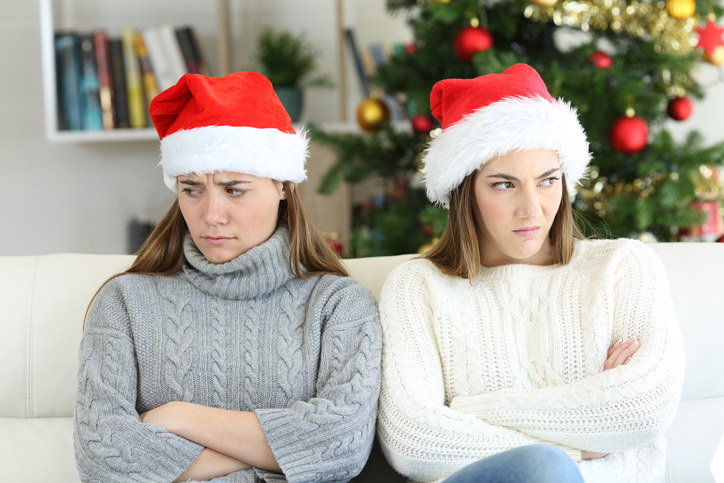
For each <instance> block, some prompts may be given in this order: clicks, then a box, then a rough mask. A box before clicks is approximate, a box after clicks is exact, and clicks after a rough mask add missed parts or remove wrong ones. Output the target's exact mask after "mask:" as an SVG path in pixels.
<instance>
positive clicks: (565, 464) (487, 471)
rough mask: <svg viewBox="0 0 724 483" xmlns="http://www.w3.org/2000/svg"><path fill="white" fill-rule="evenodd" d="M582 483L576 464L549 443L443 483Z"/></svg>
mask: <svg viewBox="0 0 724 483" xmlns="http://www.w3.org/2000/svg"><path fill="white" fill-rule="evenodd" d="M543 482H556V483H558V482H561V483H569V482H576V483H583V479H582V478H581V474H580V473H579V472H578V466H577V465H576V463H575V462H574V461H573V460H572V459H571V458H570V457H569V456H568V455H567V454H566V453H564V452H563V451H561V450H560V449H558V448H556V447H555V446H549V445H547V444H531V445H529V446H521V447H520V448H515V449H511V450H508V451H503V452H502V453H498V454H495V455H493V456H488V457H487V458H483V459H481V460H479V461H476V462H475V463H472V464H470V465H468V466H466V467H465V468H463V469H461V470H459V471H457V472H456V473H453V474H452V475H450V476H449V477H448V478H447V479H446V480H445V482H444V483H543Z"/></svg>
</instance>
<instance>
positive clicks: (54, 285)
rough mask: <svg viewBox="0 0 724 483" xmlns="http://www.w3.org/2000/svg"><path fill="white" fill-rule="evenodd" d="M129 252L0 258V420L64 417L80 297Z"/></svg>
mask: <svg viewBox="0 0 724 483" xmlns="http://www.w3.org/2000/svg"><path fill="white" fill-rule="evenodd" d="M132 261H133V257H132V256H130V255H67V254H58V255H43V256H37V257H0V327H2V329H3V330H2V337H0V354H3V361H4V363H3V364H0V383H1V384H2V388H3V389H2V391H1V392H0V417H11V418H12V417H15V418H41V417H57V416H71V415H72V414H73V405H74V401H75V390H76V377H77V375H76V372H77V370H78V346H79V344H80V339H81V336H82V334H83V332H82V325H83V316H84V315H85V311H86V308H87V307H88V302H89V301H90V299H91V297H92V296H93V294H94V293H95V291H96V290H97V289H98V287H99V286H100V285H101V284H102V283H103V281H104V280H106V279H107V278H108V277H110V276H111V275H113V274H114V273H118V272H120V271H122V270H124V269H126V268H127V267H128V266H130V264H131V262H132Z"/></svg>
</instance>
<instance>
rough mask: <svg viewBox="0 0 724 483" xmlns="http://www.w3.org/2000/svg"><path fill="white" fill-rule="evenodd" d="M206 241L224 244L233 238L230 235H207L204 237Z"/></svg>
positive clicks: (213, 243)
mask: <svg viewBox="0 0 724 483" xmlns="http://www.w3.org/2000/svg"><path fill="white" fill-rule="evenodd" d="M202 238H203V239H204V241H205V242H207V243H210V244H212V245H222V244H224V243H226V242H227V241H229V240H231V238H229V237H225V236H205V237H202Z"/></svg>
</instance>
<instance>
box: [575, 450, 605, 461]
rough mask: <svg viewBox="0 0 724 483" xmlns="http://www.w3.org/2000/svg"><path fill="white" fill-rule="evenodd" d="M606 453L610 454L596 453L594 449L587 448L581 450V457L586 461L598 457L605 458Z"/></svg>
mask: <svg viewBox="0 0 724 483" xmlns="http://www.w3.org/2000/svg"><path fill="white" fill-rule="evenodd" d="M606 455H608V453H594V452H593V451H586V450H585V449H582V450H581V459H582V460H584V461H585V460H596V459H598V458H603V457H604V456H606Z"/></svg>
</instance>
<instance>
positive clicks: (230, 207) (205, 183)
mask: <svg viewBox="0 0 724 483" xmlns="http://www.w3.org/2000/svg"><path fill="white" fill-rule="evenodd" d="M176 189H177V191H178V203H179V207H180V208H181V213H182V214H183V217H184V220H186V225H187V226H188V228H189V232H190V233H191V238H192V239H193V241H194V243H195V244H196V246H197V247H198V249H199V251H201V253H202V254H203V255H204V257H206V259H207V260H209V261H210V262H213V263H225V262H228V261H231V260H233V259H234V258H236V257H238V256H239V255H241V254H242V253H244V252H246V251H247V250H249V249H250V248H253V247H255V246H257V245H260V244H261V243H263V242H264V241H266V240H267V239H268V238H269V237H270V236H271V235H272V233H274V230H275V229H276V225H277V216H278V212H279V202H280V201H281V200H283V199H285V198H286V195H285V193H284V189H283V186H282V183H281V182H280V181H275V180H273V179H270V178H260V177H258V176H253V175H250V174H243V173H231V172H227V171H222V172H218V173H212V174H188V175H181V176H179V177H178V178H177V188H176Z"/></svg>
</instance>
